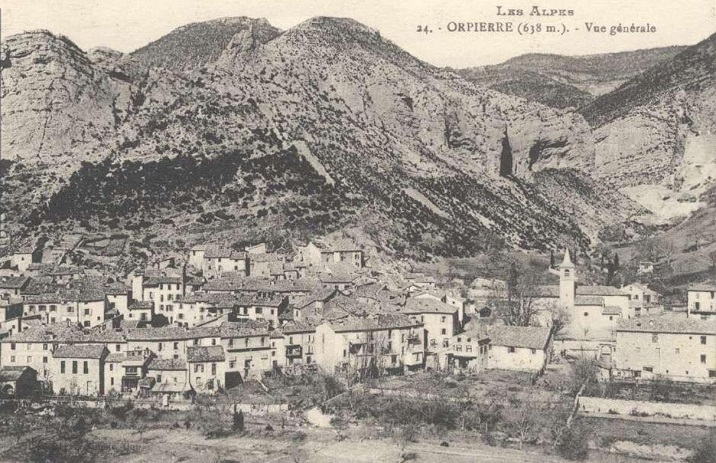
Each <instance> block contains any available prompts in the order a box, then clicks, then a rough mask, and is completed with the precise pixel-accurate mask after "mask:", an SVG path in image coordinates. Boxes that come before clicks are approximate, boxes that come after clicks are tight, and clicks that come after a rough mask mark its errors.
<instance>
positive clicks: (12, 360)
mask: <svg viewBox="0 0 716 463" xmlns="http://www.w3.org/2000/svg"><path fill="white" fill-rule="evenodd" d="M10 362H11V363H15V356H14V355H13V356H11V357H10Z"/></svg>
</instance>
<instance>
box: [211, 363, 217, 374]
mask: <svg viewBox="0 0 716 463" xmlns="http://www.w3.org/2000/svg"><path fill="white" fill-rule="evenodd" d="M211 375H212V376H216V364H215V363H212V364H211Z"/></svg>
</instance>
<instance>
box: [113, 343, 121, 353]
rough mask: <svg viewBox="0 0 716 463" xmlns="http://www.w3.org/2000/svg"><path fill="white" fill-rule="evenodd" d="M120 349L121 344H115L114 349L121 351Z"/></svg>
mask: <svg viewBox="0 0 716 463" xmlns="http://www.w3.org/2000/svg"><path fill="white" fill-rule="evenodd" d="M120 349H121V346H120V345H119V344H115V346H114V350H115V351H116V352H119V350H120Z"/></svg>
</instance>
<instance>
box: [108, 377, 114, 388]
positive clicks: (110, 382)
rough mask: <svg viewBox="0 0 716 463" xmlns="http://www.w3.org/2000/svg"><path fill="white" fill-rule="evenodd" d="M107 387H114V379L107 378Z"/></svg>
mask: <svg viewBox="0 0 716 463" xmlns="http://www.w3.org/2000/svg"><path fill="white" fill-rule="evenodd" d="M109 385H110V386H114V378H109Z"/></svg>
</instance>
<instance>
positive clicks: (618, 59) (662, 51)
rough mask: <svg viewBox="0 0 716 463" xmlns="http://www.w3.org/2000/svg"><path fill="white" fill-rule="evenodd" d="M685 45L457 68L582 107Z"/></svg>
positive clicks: (487, 81) (503, 86)
mask: <svg viewBox="0 0 716 463" xmlns="http://www.w3.org/2000/svg"><path fill="white" fill-rule="evenodd" d="M685 48H686V47H667V48H654V49H648V50H637V51H629V52H622V53H606V54H598V55H585V56H562V55H550V54H540V53H533V54H527V55H522V56H518V57H515V58H512V59H509V60H507V61H505V62H504V63H502V64H498V65H494V66H483V67H476V68H468V69H462V70H460V71H458V72H460V74H461V75H462V76H463V77H465V78H466V79H468V80H471V81H472V82H475V83H477V84H479V85H483V86H486V87H489V88H492V89H494V90H498V91H500V92H503V93H507V94H509V95H515V96H520V97H522V98H526V99H528V100H530V101H538V102H540V103H543V104H546V105H547V106H552V107H555V108H566V107H575V108H577V107H582V106H584V105H586V104H588V103H590V102H591V101H592V100H593V99H594V98H596V97H598V96H600V95H603V94H605V93H608V92H610V91H612V90H614V89H615V88H617V87H619V86H620V85H621V84H623V83H624V82H626V81H628V80H629V79H631V78H633V77H635V76H637V75H639V74H641V73H642V72H644V71H646V70H647V69H650V68H651V67H653V66H656V65H658V64H660V63H663V62H666V61H668V60H670V59H671V58H673V57H674V56H675V55H677V54H678V53H679V52H681V51H683V50H684V49H685Z"/></svg>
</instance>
